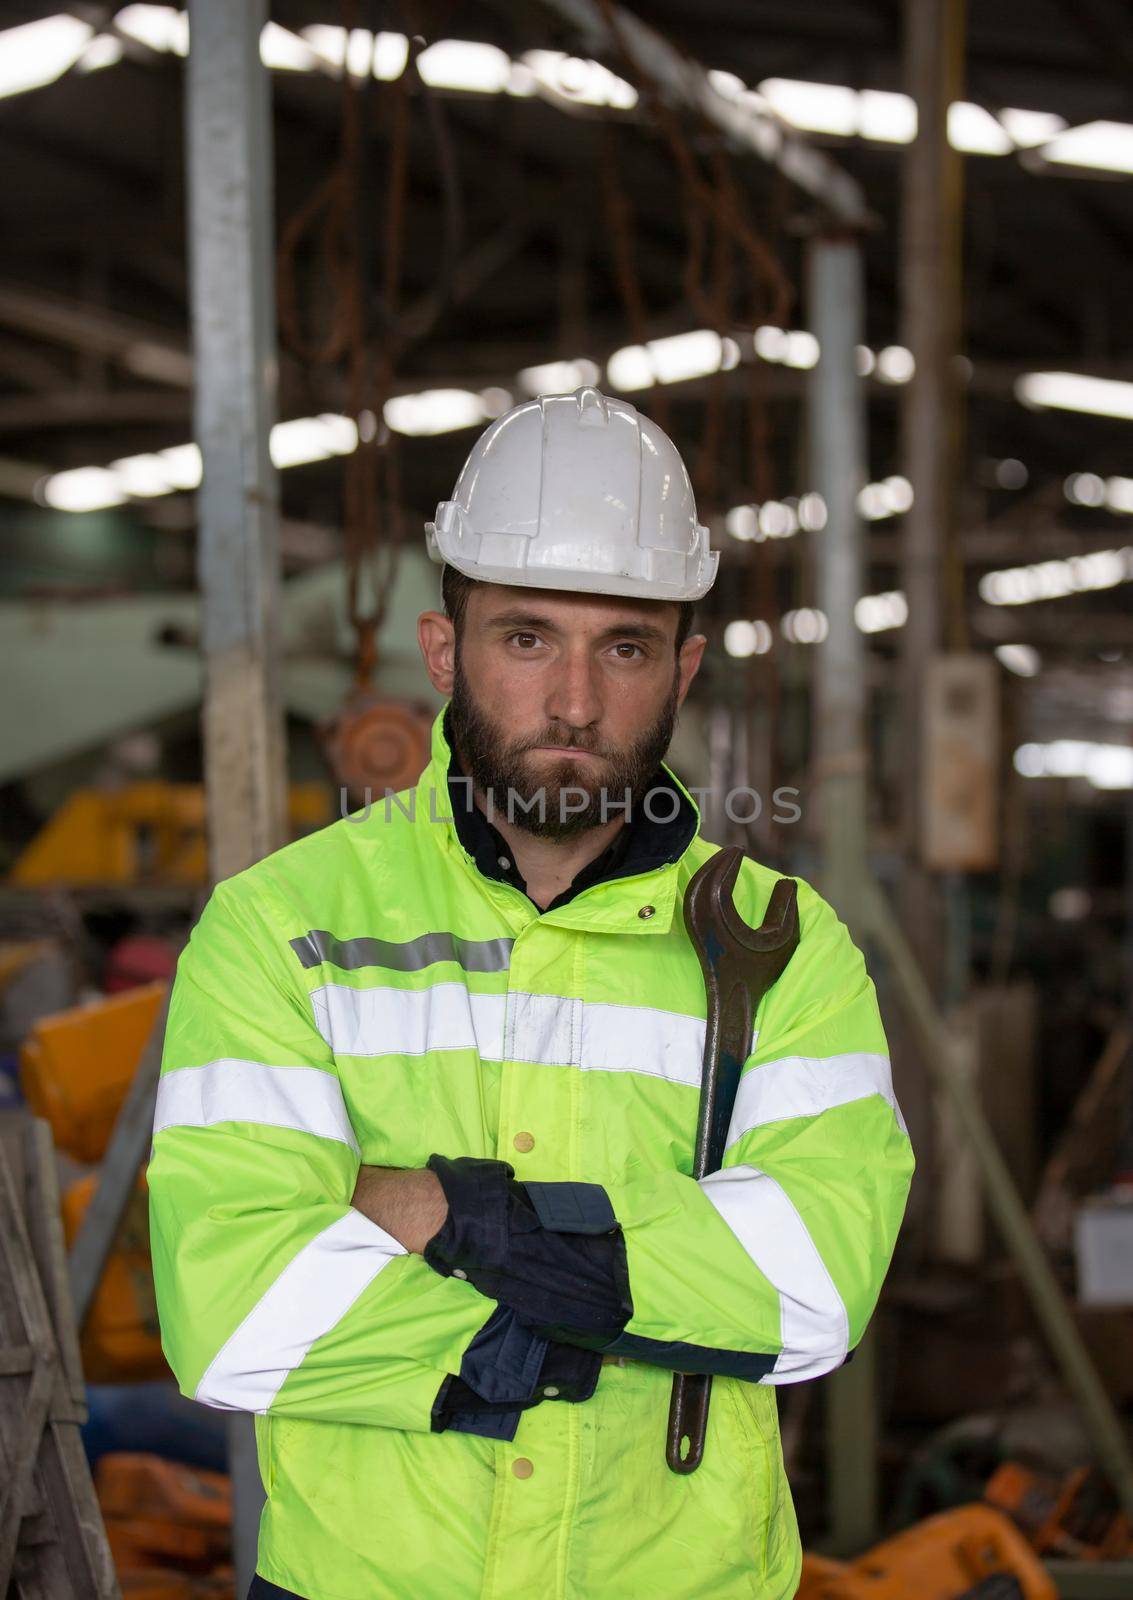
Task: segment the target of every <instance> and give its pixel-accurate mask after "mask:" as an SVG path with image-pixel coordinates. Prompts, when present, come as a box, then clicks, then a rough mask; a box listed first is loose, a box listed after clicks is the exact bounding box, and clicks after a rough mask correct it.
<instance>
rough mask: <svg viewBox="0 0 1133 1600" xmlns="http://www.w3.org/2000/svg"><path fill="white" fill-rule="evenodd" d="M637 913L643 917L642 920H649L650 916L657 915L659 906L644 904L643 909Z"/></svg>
mask: <svg viewBox="0 0 1133 1600" xmlns="http://www.w3.org/2000/svg"><path fill="white" fill-rule="evenodd" d="M637 914H638V916H639V917H640V918H641V920H642V922H648V921H649V919H650V917H655V916H656V915H657V907H656V906H642V908H641V910H640V911H639V912H638V913H637Z"/></svg>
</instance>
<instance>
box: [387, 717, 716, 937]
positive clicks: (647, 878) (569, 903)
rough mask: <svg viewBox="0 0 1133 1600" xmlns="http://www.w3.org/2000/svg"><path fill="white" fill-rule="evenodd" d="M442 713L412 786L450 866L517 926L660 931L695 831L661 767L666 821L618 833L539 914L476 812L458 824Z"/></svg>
mask: <svg viewBox="0 0 1133 1600" xmlns="http://www.w3.org/2000/svg"><path fill="white" fill-rule="evenodd" d="M447 713H448V707H447V705H446V706H445V707H443V708H442V710H441V711H440V713H439V714H438V715H437V718H436V720H435V721H434V723H433V732H432V759H431V760H430V762H429V765H428V766H427V767H426V769H425V771H424V772H423V773H422V775H421V780H420V783H419V784H418V792H417V814H418V816H419V817H423V818H425V819H427V820H428V822H429V823H430V826H429V832H430V834H432V835H433V836H434V838H435V840H436V842H437V843H438V844H439V845H440V847H441V849H442V850H443V851H444V853H445V854H446V856H447V857H448V858H449V859H450V860H451V861H452V862H453V864H456V863H457V862H459V864H460V866H461V867H462V868H463V869H464V870H465V871H467V872H469V873H471V874H472V875H473V876H474V877H475V878H476V879H477V881H478V882H480V883H481V884H482V885H483V887H484V889H485V891H486V892H487V893H488V894H489V896H490V897H491V898H492V899H494V900H496V901H497V902H499V903H500V904H501V909H503V908H504V907H505V906H506V907H508V908H509V909H510V910H511V911H513V912H514V911H515V910H517V909H520V908H525V909H526V914H525V915H524V917H523V920H524V921H525V922H527V921H530V920H534V919H535V918H539V919H540V920H541V921H542V922H543V923H544V924H549V925H554V926H558V927H564V928H578V929H585V930H590V931H595V932H610V933H613V932H619V933H622V932H626V933H628V932H633V933H642V934H647V933H663V932H665V931H667V930H668V928H669V927H670V926H671V925H672V920H673V915H674V909H675V905H676V895H677V875H678V868H679V866H680V863H681V861H682V860H683V859H684V858H685V856H686V855H687V854H688V851H689V850H690V849H691V848H692V845H693V843H694V842H695V840H696V837H697V834H698V832H699V826H700V813H699V811H698V809H697V806H696V803H695V801H694V800H693V798H692V796H691V795H690V794H689V792H688V790H687V789H686V788H685V787H684V785H683V784H682V783H681V782H680V780H679V779H678V778H677V777H676V776H675V775H674V774H673V773H672V772H671V771H670V769H669V768H668V767H666V766H664V765H662V767H661V768H660V769H659V772H658V779H657V787H658V788H661V789H662V790H663V792H664V794H666V795H667V794H669V793H671V794H672V795H673V796H674V800H675V802H676V804H677V812H676V815H675V817H674V818H673V820H672V821H671V822H663V821H662V822H654V821H652V820H651V819H650V818H649V817H646V816H644V815H641V816H639V817H637V818H636V819H635V820H634V821H633V823H632V824H631V825H629V826H628V827H627V828H626V829H623V830H621V831H620V832H619V834H618V835H617V837H616V839H615V841H614V843H613V845H612V847H611V849H610V850H609V851H606V852H603V855H602V856H600V857H599V858H597V860H596V861H595V862H592V863H590V864H589V866H588V867H585V868H583V870H582V871H581V872H580V873H579V874H578V877H577V878H576V879H575V882H574V884H572V886H571V889H570V891H568V896H567V897H566V898H565V900H564V897H562V896H560V897H559V899H558V900H556V901H553V902H552V904H551V907H550V908H549V909H548V910H546V911H544V912H542V913H540V912H539V910H538V908H537V907H536V906H535V905H534V904H533V903H532V902H531V901H530V900H529V899H528V898H527V896H526V894H525V893H524V892H523V889H522V887H520V884H521V881H522V880H520V879H519V876H518V874H517V873H516V872H515V871H514V868H512V869H511V871H509V870H508V869H506V868H503V867H501V866H500V864H499V858H500V856H505V859H507V857H506V855H505V852H506V848H507V847H506V845H505V844H504V843H503V840H502V837H501V835H500V834H498V833H497V831H496V830H495V829H494V828H493V827H492V826H491V824H490V823H489V822H488V819H487V818H486V817H485V816H484V815H483V814H482V813H481V812H479V811H476V812H474V815H473V817H471V818H468V817H464V818H460V819H459V820H458V815H459V810H460V808H461V806H462V803H463V796H464V794H465V793H466V792H467V791H469V789H470V785H469V784H468V782H467V780H464V781H462V782H459V783H458V784H456V785H454V788H453V789H452V790H450V786H449V777H450V773H451V771H452V766H453V752H452V749H451V747H450V745H449V742H448V738H447V735H446V731H445V725H446V717H447ZM457 776H458V777H461V776H462V775H460V774H459V773H458V774H457ZM497 841H498V847H497ZM509 866H510V862H509Z"/></svg>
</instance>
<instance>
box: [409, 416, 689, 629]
mask: <svg viewBox="0 0 1133 1600" xmlns="http://www.w3.org/2000/svg"><path fill="white" fill-rule="evenodd" d="M425 533H426V539H427V543H428V551H429V555H430V557H431V559H432V560H433V561H436V562H442V563H444V562H447V563H448V565H449V566H452V567H455V568H456V569H457V571H458V572H463V573H464V574H465V575H466V576H467V577H470V578H478V579H480V580H481V581H482V582H485V583H505V584H518V585H526V586H530V587H532V588H538V589H565V590H576V591H578V592H580V593H584V594H614V595H626V596H630V597H633V598H637V599H650V600H699V599H700V598H701V596H702V595H705V594H707V593H708V590H709V589H710V588H711V587H712V584H713V582H714V581H715V578H716V569H717V566H718V564H719V560H720V557H719V554H718V553H717V552H715V551H713V550H712V549H711V548H710V546H709V538H708V529H707V528H706V527H704V526H703V524H702V523H700V522H699V521H698V520H697V515H696V500H695V497H694V495H693V491H692V484H691V482H690V481H689V475H688V472H687V470H686V468H685V464H684V462H683V461H682V460H681V456H680V453H679V451H678V450H677V447H676V446H675V445H674V444H673V442H672V440H671V439H670V438H669V437H668V435H667V434H665V433H664V432H662V430H661V429H660V428H659V427H658V426H657V424H656V423H655V422H652V421H650V419H649V418H648V417H643V416H642V415H641V414H640V413H639V412H638V411H637V410H636V409H635V408H634V407H633V406H631V405H629V404H628V403H627V402H626V401H624V400H614V399H611V398H610V397H609V396H608V395H604V394H601V393H600V392H599V391H598V390H597V389H595V388H592V387H586V388H582V389H578V390H576V391H575V392H574V394H561V395H540V396H539V397H538V398H537V399H534V400H525V401H524V402H523V403H522V404H521V405H518V406H513V407H512V409H511V410H510V411H507V412H505V413H504V415H503V416H501V417H497V419H496V420H495V421H494V422H493V423H491V425H490V426H489V427H488V428H486V429H485V431H484V432H483V433H482V434H481V436H480V438H479V439H478V440H477V441H476V443H475V444H474V445H473V447H472V451H471V454H470V455H469V457H468V460H467V461H466V462H465V464H464V467H463V469H462V471H461V473H460V476H459V478H458V479H457V481H456V487H455V488H454V490H453V494H452V499H451V500H442V501H441V503H440V504H439V505H438V507H437V510H436V516H435V517H434V519H433V521H432V522H428V523H426V524H425Z"/></svg>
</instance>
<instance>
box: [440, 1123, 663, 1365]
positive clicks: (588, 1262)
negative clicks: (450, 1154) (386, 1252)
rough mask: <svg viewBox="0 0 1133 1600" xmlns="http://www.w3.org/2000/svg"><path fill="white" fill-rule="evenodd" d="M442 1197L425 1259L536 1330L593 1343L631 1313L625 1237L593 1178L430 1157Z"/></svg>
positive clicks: (611, 1334)
mask: <svg viewBox="0 0 1133 1600" xmlns="http://www.w3.org/2000/svg"><path fill="white" fill-rule="evenodd" d="M426 1165H427V1166H428V1168H429V1170H430V1171H431V1172H434V1173H435V1174H436V1176H437V1178H438V1180H439V1182H440V1185H441V1188H442V1189H443V1190H444V1195H445V1199H446V1200H447V1201H448V1216H447V1218H446V1219H445V1223H444V1226H443V1227H442V1228H441V1229H440V1231H439V1232H438V1233H436V1234H435V1235H434V1236H433V1238H432V1239H430V1241H429V1242H428V1244H427V1245H426V1246H425V1251H424V1256H425V1260H426V1261H427V1262H428V1264H429V1265H430V1266H431V1267H432V1268H433V1270H434V1271H436V1272H439V1273H440V1274H441V1275H442V1277H454V1276H455V1277H460V1278H466V1279H467V1280H468V1282H469V1283H471V1284H472V1285H473V1287H474V1288H476V1289H478V1290H479V1291H480V1293H481V1294H484V1295H487V1296H488V1297H489V1298H490V1299H492V1300H498V1301H500V1302H501V1304H503V1305H505V1306H509V1307H510V1308H511V1309H512V1310H513V1311H514V1312H515V1313H516V1316H517V1317H518V1319H519V1321H520V1322H521V1323H522V1324H523V1325H524V1326H525V1327H527V1328H529V1329H532V1330H535V1331H536V1332H538V1333H539V1334H540V1335H541V1336H542V1337H544V1338H547V1339H551V1340H555V1341H562V1342H565V1343H570V1344H576V1345H585V1346H587V1347H589V1348H591V1349H593V1350H601V1349H602V1348H603V1346H604V1345H606V1344H607V1343H608V1342H609V1341H610V1340H611V1339H613V1338H616V1336H617V1335H618V1334H619V1333H620V1332H621V1331H622V1329H623V1328H624V1327H625V1325H626V1323H627V1322H628V1321H629V1319H630V1317H631V1316H632V1315H633V1302H632V1300H631V1299H630V1294H629V1274H628V1270H627V1267H626V1259H625V1242H624V1240H623V1238H622V1232H621V1229H620V1227H619V1226H618V1221H617V1218H616V1217H615V1216H614V1212H613V1207H612V1206H611V1205H610V1200H609V1196H608V1195H607V1194H606V1191H605V1190H604V1189H603V1188H602V1186H601V1184H597V1183H526V1184H525V1183H518V1182H517V1181H516V1178H515V1169H514V1168H513V1167H511V1166H509V1165H508V1163H507V1162H506V1161H489V1160H481V1159H480V1158H478V1157H475V1156H458V1157H457V1158H456V1159H455V1160H451V1161H450V1160H449V1159H448V1158H447V1157H445V1156H441V1155H435V1154H434V1155H431V1156H430V1157H429V1159H428V1161H427V1162H426Z"/></svg>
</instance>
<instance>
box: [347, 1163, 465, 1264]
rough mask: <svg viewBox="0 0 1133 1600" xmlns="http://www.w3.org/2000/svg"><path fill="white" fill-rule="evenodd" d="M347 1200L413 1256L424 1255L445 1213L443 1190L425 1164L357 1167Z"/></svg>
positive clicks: (445, 1205)
mask: <svg viewBox="0 0 1133 1600" xmlns="http://www.w3.org/2000/svg"><path fill="white" fill-rule="evenodd" d="M350 1204H351V1205H352V1206H353V1207H354V1209H355V1210H356V1211H360V1212H361V1213H362V1215H363V1216H364V1217H369V1219H370V1221H371V1222H376V1223H377V1225H378V1227H379V1228H384V1229H385V1231H386V1232H387V1233H388V1234H392V1236H393V1237H394V1238H395V1239H396V1240H397V1242H398V1244H401V1245H404V1246H405V1248H406V1250H408V1251H409V1253H410V1255H415V1256H420V1255H424V1253H425V1246H426V1245H427V1244H428V1242H429V1240H430V1239H431V1238H432V1237H433V1235H434V1234H436V1233H439V1232H440V1229H441V1227H442V1225H443V1223H444V1221H445V1218H446V1217H447V1216H448V1201H447V1200H446V1199H445V1195H444V1190H443V1189H442V1188H441V1185H440V1181H439V1179H438V1178H437V1175H436V1173H434V1172H430V1171H429V1169H428V1167H365V1166H364V1167H360V1168H359V1171H358V1182H357V1183H356V1184H355V1185H354V1193H353V1195H352V1196H351V1200H350Z"/></svg>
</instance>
